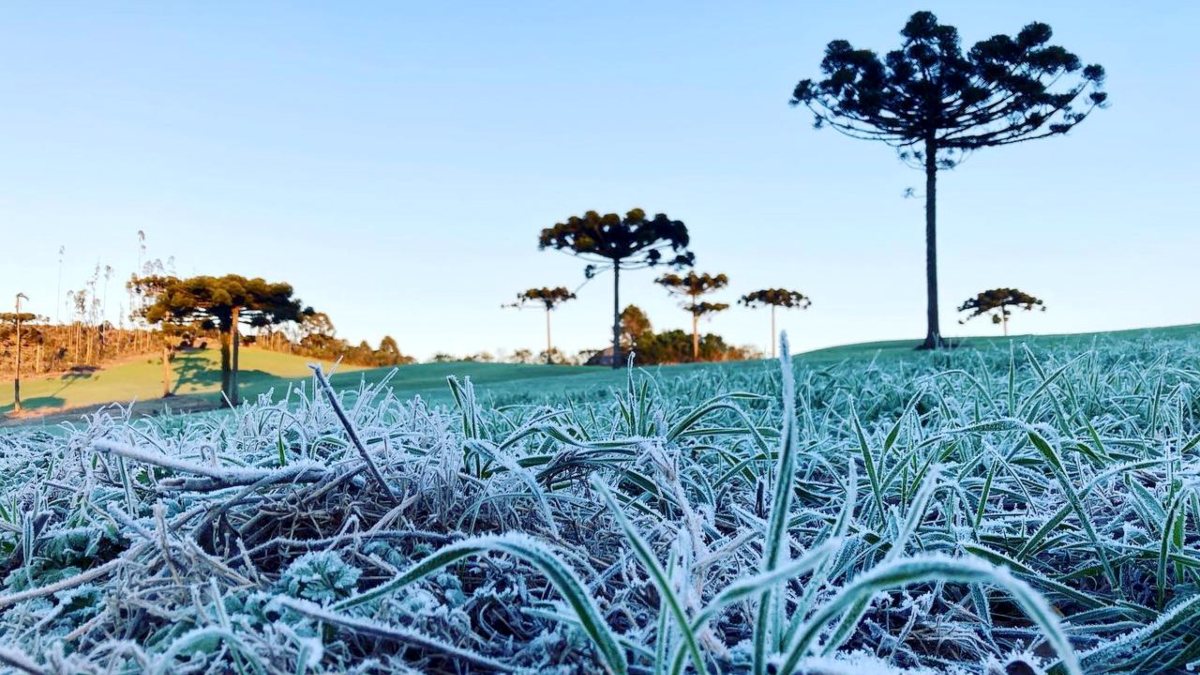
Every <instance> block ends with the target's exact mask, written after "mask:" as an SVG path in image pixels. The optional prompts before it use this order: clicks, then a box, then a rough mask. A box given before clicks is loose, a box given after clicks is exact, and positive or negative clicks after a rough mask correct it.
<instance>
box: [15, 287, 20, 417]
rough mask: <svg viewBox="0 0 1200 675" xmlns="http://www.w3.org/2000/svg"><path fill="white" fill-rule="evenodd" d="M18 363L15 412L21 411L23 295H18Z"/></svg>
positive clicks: (16, 369)
mask: <svg viewBox="0 0 1200 675" xmlns="http://www.w3.org/2000/svg"><path fill="white" fill-rule="evenodd" d="M16 322H17V363H16V368H15V369H14V370H13V412H21V297H20V296H17V318H16Z"/></svg>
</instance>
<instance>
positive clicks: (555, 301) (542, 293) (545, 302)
mask: <svg viewBox="0 0 1200 675" xmlns="http://www.w3.org/2000/svg"><path fill="white" fill-rule="evenodd" d="M574 299H575V294H574V293H572V292H571V291H570V290H568V289H567V288H566V287H564V286H557V287H555V288H530V289H527V290H524V291H521V292H520V293H518V294H517V304H518V305H523V304H525V303H527V302H540V303H542V306H543V307H545V308H546V309H547V310H552V309H554V308H556V307H558V306H559V305H561V304H562V303H564V302H566V301H568V300H574Z"/></svg>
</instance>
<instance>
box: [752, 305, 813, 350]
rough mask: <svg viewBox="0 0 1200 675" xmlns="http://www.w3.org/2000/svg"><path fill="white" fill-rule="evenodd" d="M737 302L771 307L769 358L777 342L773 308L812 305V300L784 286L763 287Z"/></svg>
mask: <svg viewBox="0 0 1200 675" xmlns="http://www.w3.org/2000/svg"><path fill="white" fill-rule="evenodd" d="M738 302H739V303H741V304H743V305H745V306H746V307H750V308H754V307H759V306H762V305H766V306H768V307H770V308H771V358H775V344H776V342H778V340H776V338H775V310H776V309H778V308H780V307H783V308H784V309H808V308H809V307H811V306H812V300H811V299H809V298H808V296H806V295H804V294H803V293H801V292H800V291H789V290H788V289H786V288H764V289H762V290H758V291H754V292H753V293H747V294H745V295H743V296H742V298H741V300H738Z"/></svg>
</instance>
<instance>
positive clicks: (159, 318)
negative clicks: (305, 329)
mask: <svg viewBox="0 0 1200 675" xmlns="http://www.w3.org/2000/svg"><path fill="white" fill-rule="evenodd" d="M130 283H131V284H133V285H135V286H136V287H137V289H138V290H139V292H141V293H143V294H144V295H146V296H147V297H149V298H153V301H151V302H149V303H148V304H146V306H145V307H144V308H143V309H142V316H143V317H145V319H146V320H147V321H149V322H150V323H156V324H169V325H174V326H177V327H179V326H187V325H193V326H196V325H198V326H200V327H201V328H205V329H212V328H215V329H217V331H218V332H219V334H220V337H221V391H222V392H223V393H224V394H225V396H226V397H227V398H228V399H229V402H230V403H231V404H232V405H237V403H238V387H237V371H238V347H239V343H240V342H241V339H240V338H239V336H238V326H239V325H240V324H241V323H246V324H248V325H250V326H256V327H258V326H267V325H271V324H278V323H283V322H285V321H300V320H301V318H302V317H303V316H305V315H306V314H312V313H313V310H312V308H307V309H303V308H302V305H301V304H300V301H299V300H297V299H295V298H293V297H292V295H293V290H292V286H291V284H287V283H283V282H279V283H271V282H267V281H264V280H263V279H260V278H254V279H247V278H246V277H243V276H239V275H236V274H227V275H225V276H222V277H212V276H197V277H191V278H188V279H179V278H177V277H173V276H149V277H139V278H136V279H134V280H132V281H131V282H130Z"/></svg>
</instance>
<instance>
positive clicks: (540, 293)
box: [512, 286, 575, 365]
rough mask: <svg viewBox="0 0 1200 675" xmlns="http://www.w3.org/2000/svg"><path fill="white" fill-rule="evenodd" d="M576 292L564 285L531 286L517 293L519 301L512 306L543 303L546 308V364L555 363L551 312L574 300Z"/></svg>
mask: <svg viewBox="0 0 1200 675" xmlns="http://www.w3.org/2000/svg"><path fill="white" fill-rule="evenodd" d="M574 299H575V294H574V293H572V292H571V291H570V290H568V289H567V288H565V287H563V286H556V287H554V288H529V289H526V290H524V291H521V292H520V293H518V294H517V301H516V303H514V304H513V305H512V306H514V307H522V306H524V305H525V304H526V303H531V302H536V303H541V305H542V307H544V308H546V365H553V364H554V354H555V351H554V344H553V341H552V340H551V338H550V312H553V311H554V310H555V309H557V308H558V306H559V305H561V304H563V303H564V302H567V301H568V300H574Z"/></svg>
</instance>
